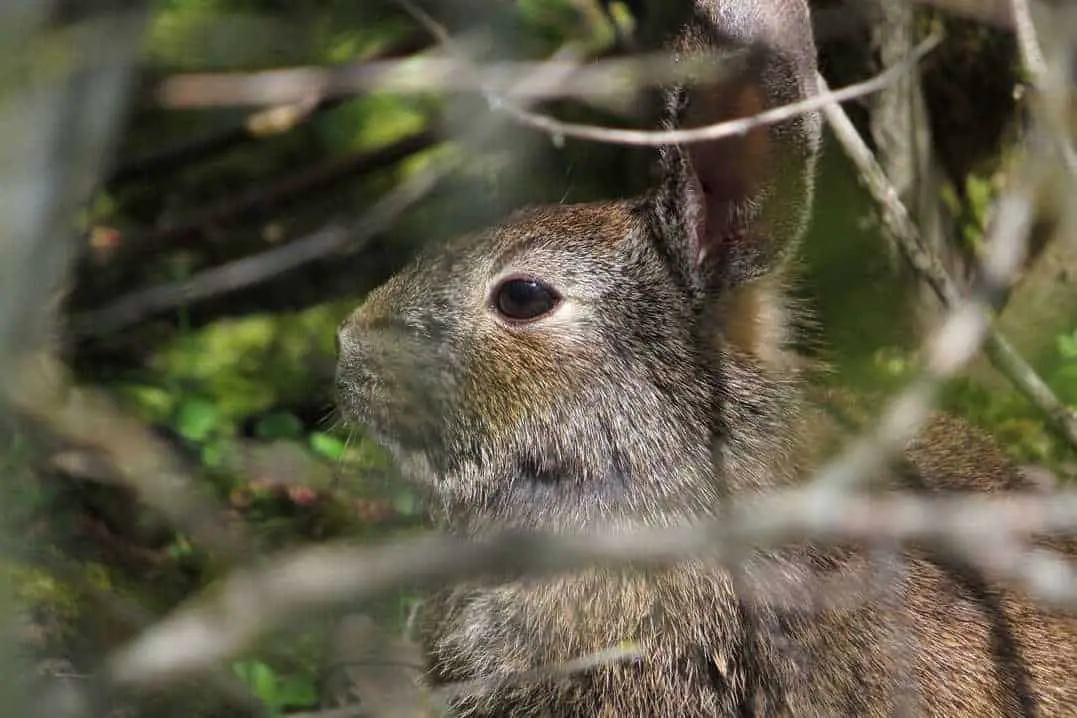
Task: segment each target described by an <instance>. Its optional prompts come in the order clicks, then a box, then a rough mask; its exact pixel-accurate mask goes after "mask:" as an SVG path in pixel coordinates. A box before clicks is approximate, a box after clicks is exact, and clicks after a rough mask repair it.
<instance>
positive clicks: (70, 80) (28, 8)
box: [0, 0, 146, 715]
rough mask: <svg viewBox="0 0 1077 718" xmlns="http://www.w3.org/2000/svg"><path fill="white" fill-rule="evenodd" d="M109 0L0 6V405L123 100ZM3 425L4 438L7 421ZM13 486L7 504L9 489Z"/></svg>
mask: <svg viewBox="0 0 1077 718" xmlns="http://www.w3.org/2000/svg"><path fill="white" fill-rule="evenodd" d="M105 5H106V7H101V8H94V7H90V8H88V9H86V8H84V9H83V17H84V18H87V19H84V20H81V21H80V22H77V23H72V24H70V25H66V26H64V25H59V24H58V23H52V24H50V21H51V20H52V18H51V17H50V15H51V13H50V10H54V9H55V8H54V7H53V5H52V4H51V3H42V2H39V1H38V0H6V1H5V2H3V3H0V47H3V49H4V63H3V65H2V66H0V414H2V413H4V412H6V410H7V404H8V401H7V400H8V396H7V392H8V391H9V390H10V389H12V388H13V386H12V385H13V384H14V385H15V386H16V387H17V385H18V377H17V376H16V372H15V369H16V368H17V367H18V365H19V362H20V361H21V360H22V358H23V357H24V356H25V355H26V354H28V353H29V352H31V351H33V350H34V349H36V348H37V347H39V346H41V345H42V344H44V343H46V342H47V341H48V340H49V338H50V334H51V331H52V329H53V320H54V317H53V316H51V312H50V310H51V309H52V308H53V307H54V304H55V303H54V302H53V301H52V300H53V298H54V294H55V292H57V290H58V289H59V288H60V286H61V283H62V281H63V278H64V276H65V273H66V272H67V270H68V264H69V262H70V259H71V256H72V254H73V252H72V250H73V248H74V241H73V239H74V237H73V235H74V232H73V231H72V226H73V224H74V221H75V216H76V211H77V208H78V206H79V203H80V202H82V201H83V200H84V199H85V197H86V195H87V194H88V192H89V191H90V188H91V187H92V186H93V185H94V183H95V182H96V181H97V178H98V173H99V172H100V169H101V166H102V164H103V160H104V157H105V156H106V155H107V153H108V151H109V148H110V147H111V145H112V144H113V140H114V131H115V129H116V127H117V124H118V120H119V118H120V114H121V112H122V110H123V107H124V104H125V99H126V94H127V89H128V86H129V84H130V80H131V76H132V67H133V66H134V63H135V59H136V55H137V51H138V45H139V42H140V40H141V37H142V31H143V28H144V26H145V22H146V13H145V8H144V7H142V5H143V4H142V3H138V2H124V3H107V4H105ZM95 9H96V10H98V12H94V10H95ZM3 419H4V417H3V416H0V420H3ZM0 431H3V432H4V434H3V435H2V436H0V440H3V441H4V442H5V443H6V442H7V440H8V439H9V437H8V436H7V435H6V427H0ZM5 448H6V447H5ZM9 484H10V482H5V489H6V490H5V492H4V495H3V496H2V498H0V503H3V504H4V505H5V506H6V505H7V504H8V503H9V502H11V501H13V500H14V499H15V498H16V497H14V496H12V495H11V493H12V491H13V487H12V486H10V485H9ZM10 515H11V514H9V512H7V511H5V512H4V516H3V519H2V520H0V534H4V535H3V539H4V543H5V544H7V542H8V541H9V540H11V539H14V538H15V536H14V535H10V536H9V535H8V534H9V532H13V531H14V530H15V527H14V526H9V525H6V524H7V523H8V519H9V517H10ZM8 574H10V571H5V576H4V578H3V580H2V583H3V585H2V586H0V623H3V624H4V625H3V626H0V663H2V664H3V666H4V672H3V677H2V678H0V704H2V705H3V707H4V710H5V711H6V712H7V713H9V714H13V715H28V714H30V711H29V710H28V708H29V706H28V705H27V701H26V698H27V695H26V693H27V690H26V689H27V686H26V685H25V682H26V680H27V678H28V677H29V673H28V671H26V666H25V665H24V660H23V659H24V656H23V655H21V654H20V652H18V651H16V650H15V646H14V644H13V642H12V641H11V636H12V633H11V632H10V631H9V628H10V626H9V625H8V624H9V621H10V620H11V619H12V618H13V617H14V616H15V611H14V610H12V608H13V607H12V594H11V592H10V591H9V588H10V586H9V585H8V582H9V581H10V576H9V575H8Z"/></svg>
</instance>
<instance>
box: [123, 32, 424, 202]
mask: <svg viewBox="0 0 1077 718" xmlns="http://www.w3.org/2000/svg"><path fill="white" fill-rule="evenodd" d="M428 46H429V42H427V41H425V40H422V39H420V38H419V37H418V36H417V35H411V36H409V37H407V38H405V39H404V40H403V41H401V42H398V43H396V44H394V45H391V46H389V47H388V48H386V49H385V50H384V51H382V52H381V53H379V54H378V55H377V56H378V57H381V58H386V59H387V58H393V57H399V56H402V55H408V54H411V53H413V52H420V51H422V50H425V49H426V48H427V47H428ZM364 60H365V61H370V58H364ZM350 99H353V98H351V97H337V98H324V97H316V96H308V97H305V98H302V99H300V100H298V101H296V102H293V103H288V104H283V105H279V106H277V107H270V108H267V109H265V110H261V111H259V112H255V113H254V114H252V115H250V116H248V117H247V118H246V119H245V120H244V121H243V122H242V123H241V124H239V125H236V126H233V127H228V128H226V129H224V130H217V131H215V132H212V133H210V134H207V135H205V136H203V137H199V138H196V139H193V140H188V141H186V142H183V143H180V144H178V145H175V146H173V147H167V148H165V149H163V150H160V151H157V152H153V153H151V154H149V155H146V156H143V157H138V158H135V159H133V160H131V161H130V162H127V163H124V164H122V165H120V166H119V167H117V168H116V169H114V170H113V171H112V173H111V174H110V175H109V177H108V178H107V180H106V181H105V184H106V185H107V186H109V187H110V188H113V189H114V188H115V187H116V186H118V185H121V184H125V183H127V182H132V181H135V180H138V179H141V178H143V177H146V176H150V175H159V174H163V173H168V172H173V171H175V170H176V168H177V167H181V166H183V165H188V164H193V163H195V162H198V161H200V160H203V159H205V158H207V157H211V156H214V155H217V154H220V153H222V152H225V151H227V150H231V149H234V148H236V147H239V146H242V145H244V144H247V143H250V142H256V141H258V140H262V139H264V138H266V137H267V136H270V135H276V134H282V133H285V132H289V131H291V130H293V129H295V128H296V127H298V126H299V125H301V124H303V123H305V122H309V121H310V120H312V119H313V118H315V117H316V116H318V115H320V114H322V113H324V112H327V111H328V110H331V109H334V108H336V107H339V106H340V105H341V104H343V103H344V102H347V101H348V100H350Z"/></svg>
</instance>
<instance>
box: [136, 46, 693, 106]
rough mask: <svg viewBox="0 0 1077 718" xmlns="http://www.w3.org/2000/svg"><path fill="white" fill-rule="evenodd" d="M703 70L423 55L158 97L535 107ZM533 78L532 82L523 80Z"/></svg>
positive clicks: (162, 100)
mask: <svg viewBox="0 0 1077 718" xmlns="http://www.w3.org/2000/svg"><path fill="white" fill-rule="evenodd" d="M695 70H698V68H694V67H692V63H689V65H688V66H682V65H678V64H677V63H674V62H673V61H672V60H671V59H670V58H669V56H668V55H667V54H664V53H656V54H649V55H643V56H637V57H618V58H609V59H605V60H599V61H595V62H592V63H589V64H587V65H581V64H580V63H579V62H577V61H576V60H571V59H565V60H543V61H539V62H523V61H516V62H512V61H506V62H502V63H484V64H482V65H477V64H475V63H474V62H472V61H470V60H469V59H467V58H466V57H464V56H463V55H462V54H461V53H454V54H453V55H451V56H448V57H443V56H437V55H430V54H422V55H418V56H415V57H412V58H409V59H407V60H386V61H379V62H368V63H364V64H361V65H346V66H342V67H338V68H320V67H294V68H288V69H284V70H267V71H264V72H257V73H213V74H209V73H204V74H203V73H199V74H186V75H175V76H173V77H170V78H168V79H166V80H164V81H162V82H161V84H160V85H159V86H158V88H157V90H156V92H155V97H156V99H157V102H158V103H159V104H160V105H161V106H162V107H168V108H179V109H189V108H195V107H222V106H225V107H235V106H242V105H284V104H291V103H295V102H300V101H302V100H304V99H305V98H309V97H311V96H316V97H339V96H351V95H354V94H356V93H360V92H387V93H396V94H426V93H444V92H448V91H452V92H475V93H480V94H486V93H496V94H506V93H507V94H512V95H513V96H515V97H518V98H521V99H527V100H530V101H539V100H552V99H558V98H566V97H567V98H574V99H577V100H581V101H584V102H593V101H596V99H602V98H609V97H619V96H625V95H627V96H632V95H634V94H635V93H636V92H637V91H638V90H639V89H641V88H644V87H653V86H660V85H666V84H669V83H671V82H676V81H678V80H683V79H685V78H686V77H690V73H692V72H694V71H695ZM539 71H541V72H544V73H551V72H553V73H559V76H558V78H557V80H556V81H544V82H534V81H533V77H534V74H535V73H536V72H539ZM527 77H531V78H532V80H531V81H529V82H523V78H527Z"/></svg>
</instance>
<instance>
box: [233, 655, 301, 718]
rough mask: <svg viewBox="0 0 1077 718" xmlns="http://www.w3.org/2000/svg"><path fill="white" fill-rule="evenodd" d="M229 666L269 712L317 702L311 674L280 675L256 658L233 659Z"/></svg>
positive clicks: (275, 713) (278, 713)
mask: <svg viewBox="0 0 1077 718" xmlns="http://www.w3.org/2000/svg"><path fill="white" fill-rule="evenodd" d="M232 670H233V671H234V672H235V674H236V675H237V676H239V678H240V680H242V681H243V682H244V683H245V684H246V685H247V686H248V687H249V688H250V690H251V693H253V694H254V695H255V696H256V697H257V698H258V699H259V700H260V701H262V703H264V704H265V707H266V709H267V710H268V711H269V713H270V715H272V716H279V715H283V714H284V712H285V710H286V709H292V710H295V709H296V708H312V707H315V706H316V704H317V702H318V691H317V688H316V685H315V677H314V676H312V675H284V674H281V673H278V672H277V671H275V670H273V668H272V667H270V666H269V665H268V664H266V663H263V662H262V661H257V660H251V661H240V662H236V663H233V664H232Z"/></svg>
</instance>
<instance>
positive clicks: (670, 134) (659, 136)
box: [494, 34, 942, 147]
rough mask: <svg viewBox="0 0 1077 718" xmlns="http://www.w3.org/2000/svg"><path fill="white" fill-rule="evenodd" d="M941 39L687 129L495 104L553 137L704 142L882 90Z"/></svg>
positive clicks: (503, 101)
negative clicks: (604, 123) (847, 79)
mask: <svg viewBox="0 0 1077 718" xmlns="http://www.w3.org/2000/svg"><path fill="white" fill-rule="evenodd" d="M941 41H942V36H941V35H938V34H934V35H931V36H930V37H928V38H927V39H926V40H924V41H923V42H921V43H920V44H919V45H918V46H917V47H916V48H915V49H914V50H913V51H912V52H911V53H910V54H909V56H908V57H907V58H906V59H905V60H904V61H903V62H901V63H899V64H897V65H894V66H892V67H889V68H887V69H886V70H884V71H883V72H881V73H879V74H878V75H876V76H875V77H873V78H871V79H869V80H865V81H864V82H859V83H857V84H855V85H849V86H848V87H843V88H842V89H840V90H836V91H831V90H830V89H829V88H827V89H826V90H825V91H822V92H821V93H820V94H819V95H816V96H814V97H809V98H807V99H804V100H800V101H798V102H792V103H790V104H788V105H782V106H780V107H775V108H773V109H770V110H767V111H766V112H761V113H759V114H757V115H752V116H751V117H745V118H742V119H738V120H731V121H727V122H720V123H718V124H714V125H708V126H706V127H698V128H692V129H686V130H629V129H617V128H612V127H600V126H597V125H588V124H581V123H575V122H562V121H561V120H557V119H554V118H553V117H549V116H548V115H541V114H538V113H535V112H531V111H529V110H526V109H524V108H521V107H518V106H515V105H513V104H512V103H511V102H510V101H508V100H506V99H501V101H500V102H499V103H497V104H495V105H494V108H495V109H498V110H500V111H502V112H504V113H506V114H508V115H509V116H511V117H512V118H513V119H515V120H516V121H517V122H519V123H521V124H523V125H526V126H527V127H531V128H534V129H537V130H541V131H543V132H546V133H547V134H549V135H551V136H553V137H554V138H557V139H561V138H565V137H574V138H576V139H582V140H592V141H594V142H607V143H611V144H620V145H634V146H644V147H656V146H659V145H679V144H690V143H693V142H705V141H713V140H722V139H726V138H729V137H737V136H740V135H744V134H746V133H747V132H749V131H751V130H753V129H755V128H757V127H765V126H767V125H774V124H778V123H779V122H785V121H787V120H791V119H793V118H795V117H799V116H800V115H804V114H807V113H809V112H817V111H818V110H820V109H823V108H824V107H826V106H827V105H829V104H832V103H837V102H846V101H848V100H853V99H856V98H859V97H863V96H864V95H870V94H871V93H873V92H878V91H879V90H882V89H883V88H885V87H886V86H887V85H890V84H891V83H893V82H894V81H895V80H897V78H899V77H900V76H901V75H903V74H904V73H906V72H908V71H909V69H910V68H912V67H914V66H915V65H916V64H917V63H918V62H919V61H920V60H921V59H922V58H923V57H924V56H925V55H927V54H928V53H929V52H931V51H932V50H933V49H935V47H937V46H938V44H939V43H940V42H941Z"/></svg>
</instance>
